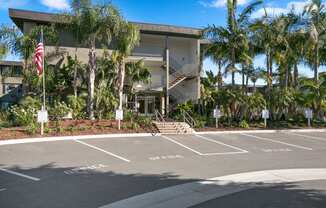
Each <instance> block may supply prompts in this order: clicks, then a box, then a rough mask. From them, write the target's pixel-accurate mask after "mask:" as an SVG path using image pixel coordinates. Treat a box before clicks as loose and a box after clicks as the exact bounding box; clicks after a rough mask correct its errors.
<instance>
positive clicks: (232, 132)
mask: <svg viewBox="0 0 326 208" xmlns="http://www.w3.org/2000/svg"><path fill="white" fill-rule="evenodd" d="M286 132H326V129H284V130H239V131H201V132H198V131H196V132H195V133H194V134H199V135H200V134H245V133H268V134H270V133H286Z"/></svg>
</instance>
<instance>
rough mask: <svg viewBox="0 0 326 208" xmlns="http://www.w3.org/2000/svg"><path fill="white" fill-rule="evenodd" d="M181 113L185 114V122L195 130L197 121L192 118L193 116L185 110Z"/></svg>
mask: <svg viewBox="0 0 326 208" xmlns="http://www.w3.org/2000/svg"><path fill="white" fill-rule="evenodd" d="M181 111H182V114H183V122H186V123H187V124H189V125H190V126H191V128H193V127H194V126H195V125H196V121H195V120H194V119H193V118H192V117H191V115H190V114H189V113H188V112H187V111H185V110H183V109H182V110H181Z"/></svg>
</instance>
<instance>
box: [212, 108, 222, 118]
mask: <svg viewBox="0 0 326 208" xmlns="http://www.w3.org/2000/svg"><path fill="white" fill-rule="evenodd" d="M213 116H214V118H221V116H222V113H221V110H220V109H214V113H213Z"/></svg>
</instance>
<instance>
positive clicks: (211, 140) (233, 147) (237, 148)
mask: <svg viewBox="0 0 326 208" xmlns="http://www.w3.org/2000/svg"><path fill="white" fill-rule="evenodd" d="M195 136H197V137H199V138H202V139H204V140H207V141H210V142H214V143H216V144H220V145H223V146H226V147H229V148H231V149H236V150H238V151H240V152H242V153H248V151H247V150H244V149H241V148H239V147H235V146H232V145H229V144H225V143H223V142H220V141H216V140H214V139H210V138H207V137H204V136H201V135H195Z"/></svg>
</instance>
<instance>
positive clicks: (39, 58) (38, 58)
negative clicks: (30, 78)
mask: <svg viewBox="0 0 326 208" xmlns="http://www.w3.org/2000/svg"><path fill="white" fill-rule="evenodd" d="M43 56H44V46H43V34H42V35H41V37H40V40H39V42H38V44H37V46H36V49H35V54H34V62H35V64H36V67H37V74H38V75H39V76H40V75H42V73H43Z"/></svg>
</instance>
